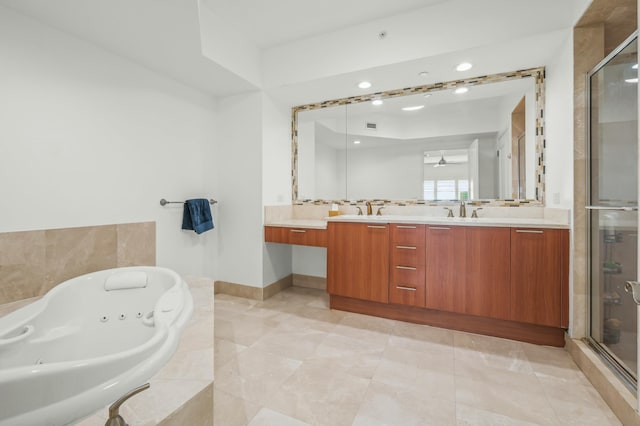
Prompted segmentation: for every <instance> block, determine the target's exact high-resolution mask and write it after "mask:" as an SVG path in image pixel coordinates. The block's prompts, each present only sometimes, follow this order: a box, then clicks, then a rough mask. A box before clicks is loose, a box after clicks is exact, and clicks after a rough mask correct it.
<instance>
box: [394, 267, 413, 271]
mask: <svg viewBox="0 0 640 426" xmlns="http://www.w3.org/2000/svg"><path fill="white" fill-rule="evenodd" d="M396 269H406V270H408V271H416V270H418V268H414V267H411V266H396Z"/></svg>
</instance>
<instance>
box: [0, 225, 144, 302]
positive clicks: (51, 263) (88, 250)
mask: <svg viewBox="0 0 640 426" xmlns="http://www.w3.org/2000/svg"><path fill="white" fill-rule="evenodd" d="M155 248H156V225H155V222H142V223H127V224H117V225H101V226H89V227H80V228H64V229H49V230H38V231H22V232H8V233H0V283H1V285H0V305H4V304H8V303H11V302H16V301H20V300H24V299H31V298H34V297H39V296H42V295H44V294H45V293H46V292H47V291H49V290H51V289H52V288H53V287H55V286H56V285H57V284H60V283H61V282H63V281H65V280H67V279H70V278H73V277H77V276H79V275H83V274H86V273H89V272H94V271H99V270H102V269H108V268H115V267H119V266H134V265H150V266H153V265H155V263H156V251H155ZM0 312H2V311H0Z"/></svg>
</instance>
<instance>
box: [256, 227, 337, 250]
mask: <svg viewBox="0 0 640 426" xmlns="http://www.w3.org/2000/svg"><path fill="white" fill-rule="evenodd" d="M264 241H265V242H267V243H280V244H294V245H300V246H314V247H326V246H327V230H326V229H311V228H287V227H282V226H265V227H264Z"/></svg>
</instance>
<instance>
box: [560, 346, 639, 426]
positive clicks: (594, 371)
mask: <svg viewBox="0 0 640 426" xmlns="http://www.w3.org/2000/svg"><path fill="white" fill-rule="evenodd" d="M565 341H566V345H565V348H566V350H567V352H569V354H570V355H571V357H572V358H573V360H574V361H575V363H576V364H577V365H578V367H580V369H581V370H582V372H583V373H584V375H585V376H586V377H587V379H589V381H590V382H591V384H592V385H593V387H594V388H595V389H596V390H597V391H598V393H599V394H600V396H601V397H602V399H604V402H606V403H607V405H608V406H609V408H611V411H613V413H614V414H615V415H616V416H617V417H618V419H619V420H620V422H622V424H623V425H640V415H638V412H637V411H636V403H637V402H636V398H635V395H633V393H631V392H630V391H629V389H627V388H626V387H625V385H624V384H623V383H622V382H621V381H620V380H619V379H618V378H617V377H616V375H615V374H614V373H613V372H612V371H611V370H610V369H609V368H608V367H607V366H606V365H605V364H604V362H602V360H601V359H600V358H599V357H598V355H597V354H596V353H595V352H594V351H593V350H591V348H589V346H588V345H587V344H586V343H585V342H583V341H582V340H577V339H572V338H570V337H569V336H566V335H565Z"/></svg>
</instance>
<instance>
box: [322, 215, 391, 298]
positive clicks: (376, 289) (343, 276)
mask: <svg viewBox="0 0 640 426" xmlns="http://www.w3.org/2000/svg"><path fill="white" fill-rule="evenodd" d="M328 232H329V247H328V250H327V291H328V292H329V293H330V294H335V295H338V296H345V297H353V298H356V299H364V300H372V301H376V302H383V303H387V302H388V301H389V295H388V294H389V227H388V225H381V224H361V223H340V222H337V223H334V222H332V223H329V225H328Z"/></svg>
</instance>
